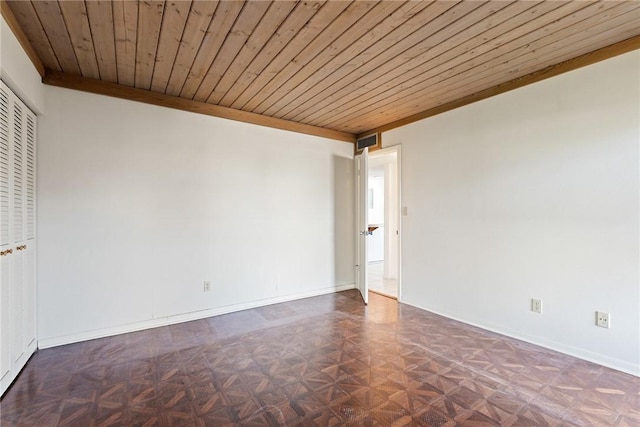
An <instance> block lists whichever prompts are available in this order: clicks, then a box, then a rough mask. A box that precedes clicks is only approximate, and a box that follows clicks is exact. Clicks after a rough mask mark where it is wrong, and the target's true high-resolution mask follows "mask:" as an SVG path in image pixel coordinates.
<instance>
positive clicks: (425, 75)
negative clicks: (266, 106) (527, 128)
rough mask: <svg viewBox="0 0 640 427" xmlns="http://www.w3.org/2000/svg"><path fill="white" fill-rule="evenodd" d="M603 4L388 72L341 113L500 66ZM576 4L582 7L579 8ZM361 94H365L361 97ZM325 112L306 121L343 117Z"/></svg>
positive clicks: (566, 9) (566, 10)
mask: <svg viewBox="0 0 640 427" xmlns="http://www.w3.org/2000/svg"><path fill="white" fill-rule="evenodd" d="M607 5H608V6H609V7H613V6H614V4H613V3H608V4H607ZM602 6H603V5H602V4H593V3H583V2H570V3H566V4H565V6H563V7H562V8H560V9H556V10H554V11H552V12H551V13H549V14H545V15H543V16H542V17H541V19H535V20H532V21H530V22H529V23H528V24H526V25H523V26H520V27H518V28H517V29H515V30H514V32H510V33H507V34H506V37H505V38H503V40H505V41H506V40H509V39H510V37H512V36H516V35H520V34H522V35H520V36H518V37H515V38H513V39H511V40H509V41H506V42H505V43H502V44H499V45H498V46H497V47H496V45H495V44H493V43H490V44H488V45H486V46H485V48H477V49H472V50H470V51H465V52H464V53H462V54H460V55H456V56H455V57H454V58H453V59H451V60H447V61H445V62H437V63H436V65H435V67H432V66H431V64H428V63H427V67H428V68H426V69H425V68H423V67H422V66H417V67H413V68H410V67H406V68H404V67H403V71H404V73H403V74H402V75H399V74H396V75H393V74H391V73H389V75H386V76H383V77H381V78H378V79H376V80H373V81H371V82H369V83H366V84H365V85H364V86H363V87H362V88H359V89H358V92H357V94H356V95H357V99H355V97H354V98H351V99H350V100H349V101H347V102H344V103H343V104H341V110H340V112H341V114H343V115H344V116H342V117H346V116H349V117H351V115H354V114H355V115H357V113H358V111H365V110H366V109H367V108H375V107H373V104H374V103H375V102H376V100H383V101H384V103H383V104H381V105H384V104H390V103H391V102H394V101H395V100H397V99H400V98H399V96H400V95H399V93H405V94H406V92H411V89H414V91H415V90H422V89H424V87H425V84H426V83H425V82H427V81H429V82H433V81H442V80H444V79H445V77H444V76H451V75H456V74H458V73H461V72H465V71H466V70H469V69H470V70H473V68H474V67H475V66H477V65H479V64H482V63H485V62H487V61H489V60H491V58H499V59H497V64H494V66H497V65H498V64H499V63H500V62H501V61H503V60H508V58H509V57H510V56H509V55H511V56H518V49H522V48H523V47H524V48H525V49H526V48H528V47H529V46H530V44H531V43H533V42H535V41H536V40H541V39H544V38H545V37H546V36H548V34H549V32H553V31H559V30H563V29H564V30H566V31H569V32H570V31H571V30H570V28H571V26H572V24H573V23H574V22H575V20H576V19H585V18H590V17H593V16H597V14H598V11H599V10H600V7H602ZM576 7H577V8H580V9H578V10H577V11H576V10H575V8H576ZM560 12H561V13H562V14H563V16H561V17H559V16H558V13H560ZM567 29H569V30H567ZM523 33H524V34H523ZM483 45H484V44H483ZM440 48H441V49H447V48H448V45H446V44H444V45H442V46H441V47H440ZM503 55H507V56H503ZM445 58H448V57H445ZM412 65H413V64H412ZM475 72H477V70H473V71H471V73H475ZM494 72H495V70H494ZM505 80H508V76H507V77H505ZM428 86H430V85H427V87H428ZM360 94H362V96H361V95H360ZM323 115H324V117H322V116H320V117H319V118H316V119H314V120H305V122H309V123H332V122H335V121H337V120H338V121H339V120H340V117H337V116H333V117H328V116H329V114H323Z"/></svg>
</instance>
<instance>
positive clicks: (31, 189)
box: [25, 111, 36, 240]
mask: <svg viewBox="0 0 640 427" xmlns="http://www.w3.org/2000/svg"><path fill="white" fill-rule="evenodd" d="M26 137H27V139H26V147H25V148H26V151H25V161H26V164H25V176H26V194H25V203H26V224H25V227H26V238H27V240H33V239H35V237H36V169H35V167H36V119H35V115H34V114H33V113H32V112H31V111H29V112H28V113H27V134H26Z"/></svg>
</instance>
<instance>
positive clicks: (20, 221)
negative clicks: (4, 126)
mask: <svg viewBox="0 0 640 427" xmlns="http://www.w3.org/2000/svg"><path fill="white" fill-rule="evenodd" d="M23 121H24V110H23V108H22V106H21V105H20V104H19V103H15V104H14V108H13V240H14V242H16V243H21V242H22V241H23V240H24V174H23V171H22V168H23V167H24V165H23V150H24V145H23V144H24V129H23Z"/></svg>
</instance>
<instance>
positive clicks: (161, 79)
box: [151, 1, 191, 93]
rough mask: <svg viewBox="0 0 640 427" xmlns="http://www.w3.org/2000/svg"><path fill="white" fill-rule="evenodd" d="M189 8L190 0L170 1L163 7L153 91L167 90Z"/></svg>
mask: <svg viewBox="0 0 640 427" xmlns="http://www.w3.org/2000/svg"><path fill="white" fill-rule="evenodd" d="M190 9H191V2H190V1H171V2H168V3H167V5H166V7H165V11H164V15H163V17H162V26H161V30H160V40H159V41H158V50H157V54H156V64H155V67H154V69H153V77H152V78H151V90H153V91H155V92H162V93H164V92H165V91H166V90H167V85H168V84H169V77H170V76H171V70H172V69H173V64H174V63H175V61H176V55H177V53H178V48H179V47H180V41H181V40H182V34H183V32H184V29H185V25H186V23H187V17H188V16H189V11H190Z"/></svg>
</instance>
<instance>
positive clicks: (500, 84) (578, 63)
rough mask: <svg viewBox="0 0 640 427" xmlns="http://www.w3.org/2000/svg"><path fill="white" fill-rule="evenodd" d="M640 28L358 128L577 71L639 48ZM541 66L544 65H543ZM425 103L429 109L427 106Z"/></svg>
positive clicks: (374, 117) (399, 121) (396, 122)
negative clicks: (639, 34) (507, 77)
mask: <svg viewBox="0 0 640 427" xmlns="http://www.w3.org/2000/svg"><path fill="white" fill-rule="evenodd" d="M637 29H638V25H637V24H636V23H627V24H626V25H623V26H622V27H618V28H616V29H612V30H610V31H608V33H610V36H609V37H607V38H606V39H603V40H599V41H598V42H597V43H594V42H592V41H583V42H581V43H580V45H577V44H574V45H573V46H572V47H571V48H570V50H569V51H567V50H564V49H563V52H562V55H560V56H556V57H555V58H551V59H545V61H544V62H542V63H539V62H537V61H536V62H535V63H534V64H533V65H531V66H530V67H529V68H528V70H523V71H524V72H526V71H530V72H529V73H528V74H523V75H522V76H518V77H515V78H514V79H512V80H509V81H508V82H504V81H503V80H502V79H497V78H494V79H493V81H491V82H490V84H492V86H489V88H486V84H485V85H482V86H481V87H480V86H477V85H476V86H477V87H475V88H474V87H473V86H467V87H466V88H465V90H464V91H459V92H458V93H457V94H456V97H455V98H453V97H452V96H451V95H450V92H447V91H446V90H443V91H439V92H438V93H435V94H434V97H435V101H434V100H432V101H430V102H428V103H421V102H420V99H418V98H416V102H415V103H414V104H413V106H412V107H411V108H410V109H407V110H406V111H405V112H400V113H398V112H396V111H395V110H392V109H390V110H388V111H385V112H383V113H382V114H381V113H369V114H367V115H366V116H363V120H362V122H359V123H358V127H359V128H360V129H362V131H363V132H364V131H365V130H370V129H379V130H380V131H384V130H389V129H393V128H395V127H398V126H402V125H404V124H408V123H412V122H413V121H416V120H421V119H423V118H426V117H431V116H433V115H436V114H440V113H443V112H446V111H449V110H452V109H454V108H458V107H461V106H464V105H467V104H470V103H472V102H476V101H479V100H482V99H486V98H489V97H491V96H495V95H498V94H501V93H505V92H508V91H510V90H513V89H517V88H519V87H523V86H526V85H529V84H532V83H536V82H538V81H541V80H544V79H547V78H549V77H554V76H557V75H559V74H562V73H565V72H567V71H571V70H575V69H577V68H580V67H583V66H586V65H590V64H593V63H596V62H599V61H602V60H605V59H608V58H611V57H614V56H616V55H620V54H623V53H627V52H630V51H632V50H637V49H640V36H638V35H637V34H638V31H637ZM626 36H629V38H627V39H626V40H623V41H621V42H620V41H618V40H619V39H620V38H621V37H623V38H624V37H626ZM594 48H595V50H594ZM574 54H578V56H577V57H574V56H573V55H574ZM567 56H571V57H572V58H571V59H568V60H567V59H566V57H567ZM541 66H542V68H540V67H541ZM461 93H465V95H464V96H462V97H458V95H460V94H461ZM425 106H427V107H428V108H427V109H425V108H424V107H425ZM416 111H420V113H415V112H416Z"/></svg>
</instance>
